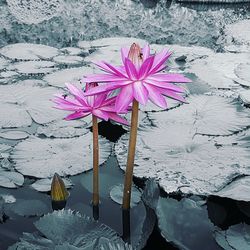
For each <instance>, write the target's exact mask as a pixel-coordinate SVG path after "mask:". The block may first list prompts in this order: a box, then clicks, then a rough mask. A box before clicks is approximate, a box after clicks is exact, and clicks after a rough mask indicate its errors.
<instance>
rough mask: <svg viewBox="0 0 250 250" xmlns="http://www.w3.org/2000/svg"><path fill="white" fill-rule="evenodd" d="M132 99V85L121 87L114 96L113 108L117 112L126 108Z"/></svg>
mask: <svg viewBox="0 0 250 250" xmlns="http://www.w3.org/2000/svg"><path fill="white" fill-rule="evenodd" d="M132 101H133V87H132V85H131V84H129V85H126V86H124V87H122V88H121V91H120V93H119V94H118V96H117V98H116V103H115V109H116V111H117V112H119V111H123V110H126V109H127V108H128V106H129V104H130V103H131V102H132Z"/></svg>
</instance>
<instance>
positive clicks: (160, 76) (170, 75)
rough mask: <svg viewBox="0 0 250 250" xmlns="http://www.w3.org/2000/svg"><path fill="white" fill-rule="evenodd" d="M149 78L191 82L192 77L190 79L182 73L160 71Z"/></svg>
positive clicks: (163, 80)
mask: <svg viewBox="0 0 250 250" xmlns="http://www.w3.org/2000/svg"><path fill="white" fill-rule="evenodd" d="M148 79H150V80H153V81H154V80H155V81H159V82H183V83H186V82H191V80H190V79H188V78H187V77H185V76H183V75H181V74H174V73H168V74H166V73H158V74H154V75H152V76H149V77H148Z"/></svg>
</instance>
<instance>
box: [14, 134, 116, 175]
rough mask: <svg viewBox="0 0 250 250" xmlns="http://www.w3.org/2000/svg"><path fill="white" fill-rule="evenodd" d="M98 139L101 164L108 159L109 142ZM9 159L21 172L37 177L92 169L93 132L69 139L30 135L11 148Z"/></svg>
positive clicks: (77, 172)
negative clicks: (10, 158)
mask: <svg viewBox="0 0 250 250" xmlns="http://www.w3.org/2000/svg"><path fill="white" fill-rule="evenodd" d="M99 142H100V159H99V160H100V161H99V162H100V164H102V163H103V162H104V161H106V160H107V158H108V156H109V154H110V152H111V145H110V143H109V142H108V141H107V140H106V139H104V138H101V137H100V138H99ZM11 157H12V160H13V161H14V162H15V168H16V169H17V170H18V171H19V172H20V173H22V174H24V175H28V176H35V177H37V178H48V177H52V176H53V175H54V173H58V174H59V175H61V176H64V175H75V174H79V173H82V172H84V171H87V170H89V169H92V133H88V134H86V135H83V136H81V137H77V138H72V139H39V138H36V137H32V138H29V139H27V140H25V141H22V142H20V143H19V144H17V146H16V147H15V148H14V150H13V153H12V156H11Z"/></svg>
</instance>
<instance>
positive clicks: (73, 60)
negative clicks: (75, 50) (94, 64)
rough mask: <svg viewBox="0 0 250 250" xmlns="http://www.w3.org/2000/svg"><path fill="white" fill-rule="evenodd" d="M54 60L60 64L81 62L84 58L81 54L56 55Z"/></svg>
mask: <svg viewBox="0 0 250 250" xmlns="http://www.w3.org/2000/svg"><path fill="white" fill-rule="evenodd" d="M53 60H54V61H55V62H56V63H60V64H80V63H81V62H82V61H83V58H82V57H80V56H70V55H63V56H62V55H61V56H56V57H54V58H53Z"/></svg>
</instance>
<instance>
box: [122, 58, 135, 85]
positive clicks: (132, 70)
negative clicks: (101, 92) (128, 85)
mask: <svg viewBox="0 0 250 250" xmlns="http://www.w3.org/2000/svg"><path fill="white" fill-rule="evenodd" d="M124 66H125V69H126V72H127V74H128V77H129V78H130V79H131V80H136V79H137V78H138V74H137V70H136V68H135V65H134V64H133V63H132V62H131V61H130V60H129V59H128V58H125V64H124Z"/></svg>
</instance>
